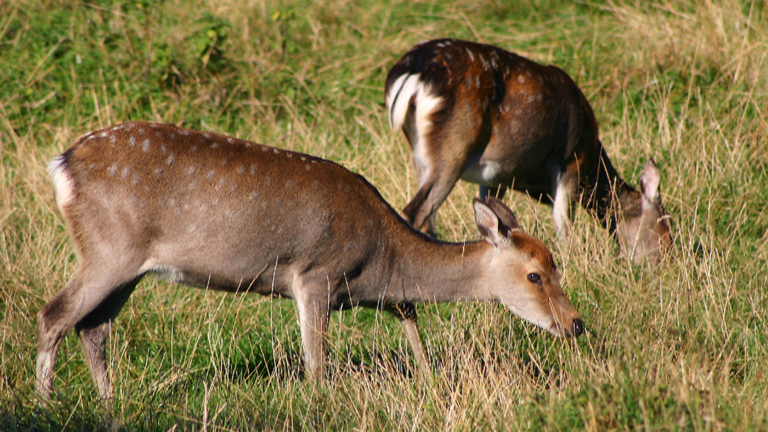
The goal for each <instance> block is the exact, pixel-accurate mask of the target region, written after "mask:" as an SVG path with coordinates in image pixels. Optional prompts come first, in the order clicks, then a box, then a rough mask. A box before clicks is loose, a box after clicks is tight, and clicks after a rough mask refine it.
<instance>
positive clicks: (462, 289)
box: [389, 232, 493, 303]
mask: <svg viewBox="0 0 768 432" xmlns="http://www.w3.org/2000/svg"><path fill="white" fill-rule="evenodd" d="M411 240H412V241H410V242H403V243H401V244H400V245H399V246H400V247H398V248H396V249H395V250H394V252H393V256H394V257H395V260H396V263H397V264H396V266H395V269H394V271H393V273H392V277H391V279H390V284H389V286H390V289H391V294H392V295H393V296H394V297H395V298H396V299H398V300H402V301H408V302H437V303H443V302H455V301H487V300H491V295H490V292H489V290H488V286H487V285H488V283H487V281H486V277H485V273H484V271H483V269H485V268H487V267H488V265H489V262H490V256H489V255H490V254H492V253H493V251H492V248H493V247H492V246H491V245H490V244H488V243H487V242H484V241H473V242H465V243H444V242H439V241H435V240H432V239H431V238H428V237H426V236H424V235H422V234H421V233H416V232H414V236H413V237H412V238H411Z"/></svg>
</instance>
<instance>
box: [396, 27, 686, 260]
mask: <svg viewBox="0 0 768 432" xmlns="http://www.w3.org/2000/svg"><path fill="white" fill-rule="evenodd" d="M385 97H386V103H387V109H388V111H389V117H390V122H391V125H392V127H393V128H394V129H398V128H402V129H403V132H405V137H406V138H407V139H408V142H409V143H410V145H411V149H412V151H413V160H414V165H415V170H416V173H417V180H418V184H419V190H418V192H417V193H416V196H414V197H413V199H412V200H411V202H410V203H409V204H408V205H407V206H406V207H405V209H404V210H403V214H404V215H405V218H406V220H407V221H408V222H410V223H411V224H413V225H414V226H415V227H416V228H417V229H419V230H421V231H423V232H425V233H427V234H429V235H431V236H432V237H435V236H436V230H435V216H436V213H437V209H438V207H440V205H441V204H442V203H443V201H444V200H445V199H446V197H447V196H448V194H449V193H450V192H451V189H452V188H453V186H454V185H455V184H456V182H457V181H458V180H459V179H460V178H461V179H463V180H466V181H469V182H472V183H476V184H479V185H480V196H481V197H486V196H488V195H489V194H492V193H494V192H496V191H498V194H499V197H500V198H501V197H503V196H504V193H505V192H506V190H507V189H509V188H512V189H515V190H518V191H522V192H525V193H528V194H529V195H530V196H531V197H533V198H536V199H539V200H541V201H543V202H545V203H547V204H550V205H552V206H553V213H554V217H555V225H556V227H557V231H558V234H559V235H560V237H561V239H562V238H564V237H565V233H566V230H567V226H568V221H569V220H570V218H571V214H572V211H573V210H572V206H573V203H574V201H575V200H577V199H578V200H579V201H580V202H581V205H582V206H584V207H585V208H586V209H587V210H588V211H589V212H590V213H591V214H592V215H594V216H596V217H597V218H598V219H599V220H600V221H602V223H603V225H604V226H605V227H606V228H607V229H609V230H610V232H611V233H613V234H614V236H615V238H616V239H617V241H618V242H619V244H620V246H621V248H622V249H623V250H624V251H625V252H626V253H628V254H629V255H630V256H632V258H633V260H634V261H635V262H642V261H646V260H647V261H657V260H659V259H660V257H661V254H662V252H663V251H664V250H666V249H668V248H669V247H670V245H671V241H672V240H671V232H670V228H669V224H668V222H667V217H666V212H665V211H664V208H663V207H662V205H661V196H660V195H659V171H658V169H657V168H656V164H655V163H654V161H653V159H651V160H650V161H649V162H648V164H647V165H646V167H645V171H644V172H643V174H642V176H641V177H640V185H641V189H642V191H641V192H638V191H636V190H635V189H634V188H633V187H632V186H630V185H629V184H627V183H626V182H625V181H624V180H622V178H621V177H619V174H618V173H617V172H616V169H614V167H613V165H612V164H611V161H610V159H608V155H607V154H606V153H605V149H604V148H603V145H602V143H601V142H600V140H599V139H598V130H597V122H596V121H595V116H594V114H593V112H592V108H591V107H590V105H589V102H587V99H586V98H585V97H584V95H583V94H582V93H581V91H580V90H579V88H578V87H577V86H576V84H575V83H574V82H573V80H571V78H570V77H569V76H568V75H567V74H566V73H565V72H563V71H562V70H561V69H558V68H556V67H554V66H547V67H544V66H541V65H539V64H536V63H534V62H532V61H530V60H527V59H525V58H523V57H520V56H518V55H516V54H513V53H511V52H508V51H505V50H503V49H500V48H496V47H493V46H489V45H481V44H477V43H472V42H466V41H460V40H453V39H442V40H434V41H430V42H426V43H423V44H420V45H416V46H415V47H414V48H412V49H411V50H410V51H409V52H408V53H406V54H405V55H404V56H403V57H402V58H401V59H400V60H399V61H398V62H397V64H395V66H394V67H392V69H391V70H390V71H389V74H388V75H387V81H386V87H385Z"/></svg>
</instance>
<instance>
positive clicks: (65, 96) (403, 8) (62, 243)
mask: <svg viewBox="0 0 768 432" xmlns="http://www.w3.org/2000/svg"><path fill="white" fill-rule="evenodd" d="M767 15H768V9H766V5H765V3H762V2H754V3H750V2H746V1H744V2H738V1H730V0H723V1H708V2H696V1H685V0H666V1H659V2H654V3H648V4H646V3H644V2H631V1H624V0H619V1H610V2H582V3H576V4H572V3H571V2H561V1H555V0H552V1H533V0H528V1H519V2H508V1H503V0H485V1H480V2H478V1H458V2H439V1H407V2H406V1H401V2H393V3H384V2H380V1H378V0H362V1H357V2H348V1H342V0H324V1H320V2H309V1H296V0H284V1H281V2H274V3H271V2H263V1H232V0H222V1H218V2H182V1H170V0H169V1H165V2H156V1H148V0H144V1H138V2H134V3H125V4H123V3H119V2H109V1H97V2H91V3H79V2H65V3H64V4H61V2H54V1H46V0H40V1H34V0H29V1H20V0H16V1H14V0H12V1H10V2H0V177H1V179H2V180H0V343H1V344H2V345H0V430H8V431H22V430H24V431H26V430H98V429H107V428H108V425H107V423H106V422H105V416H104V412H103V410H102V408H101V405H100V402H99V400H98V398H97V397H96V390H95V387H94V385H93V383H92V382H91V379H90V376H89V373H88V370H87V367H86V365H85V364H84V363H83V357H82V354H81V352H80V348H79V345H78V342H77V340H76V337H75V336H74V335H73V334H70V335H69V336H68V337H67V339H66V340H65V341H64V343H63V344H62V349H61V352H60V356H59V360H58V362H57V367H56V380H55V382H54V385H55V392H56V393H55V396H54V401H53V402H52V403H51V404H50V405H48V406H46V407H44V408H43V407H38V406H36V404H35V394H34V357H35V354H36V343H35V314H36V313H37V311H38V310H39V309H40V308H42V307H43V305H44V304H45V303H46V302H47V301H48V300H50V299H51V298H52V297H53V296H54V295H55V294H56V293H57V292H58V291H59V290H60V289H61V287H62V286H63V284H64V283H65V282H66V280H67V279H68V277H70V276H71V275H72V274H73V272H74V269H75V268H76V266H77V262H76V261H77V260H76V258H75V256H74V250H73V246H72V243H71V241H70V240H69V237H68V235H67V233H66V231H65V229H64V226H63V221H62V219H61V217H60V215H59V213H58V210H57V209H56V206H55V203H54V201H53V193H52V188H51V185H50V182H49V180H48V176H47V173H46V172H45V165H46V163H47V161H48V160H49V159H50V158H51V157H52V156H54V155H56V154H58V153H60V152H62V151H63V150H64V149H65V148H67V147H68V146H69V145H70V144H71V143H72V142H74V140H75V139H76V138H77V137H78V136H80V135H81V134H84V133H86V132H88V131H90V130H93V129H96V128H100V127H103V126H107V125H111V124H116V123H119V122H122V121H126V120H153V121H161V122H168V123H176V124H181V125H184V126H187V127H191V128H194V129H202V130H210V131H216V132H222V133H227V134H230V135H235V136H237V137H241V138H245V139H250V140H253V141H258V142H263V143H266V144H270V145H274V146H277V147H282V148H289V149H294V150H299V151H304V152H308V153H312V154H315V155H319V156H323V157H326V158H329V159H332V160H335V161H338V162H340V163H342V164H343V165H345V166H347V167H348V168H350V169H352V170H353V171H356V172H359V173H361V174H363V175H365V176H366V177H367V178H368V179H369V180H370V181H371V182H372V183H373V184H375V185H376V186H377V187H378V188H379V189H380V191H381V193H382V195H383V196H384V197H385V198H386V199H387V200H388V201H389V202H390V203H392V205H393V206H394V207H395V208H402V207H403V206H404V205H405V204H406V203H407V200H408V198H409V197H410V196H411V195H412V194H413V193H414V192H415V183H414V180H413V174H412V170H411V168H410V166H409V156H408V152H407V144H406V142H405V139H404V137H403V136H402V134H401V133H400V132H397V131H390V130H389V128H388V121H387V119H386V113H385V110H384V109H383V83H384V78H385V76H386V72H387V70H388V68H389V67H391V66H392V65H393V64H394V63H395V61H396V60H397V59H398V58H399V57H400V56H401V55H402V54H403V53H404V52H405V51H406V50H407V49H408V48H410V47H411V46H412V45H413V44H415V43H417V42H420V41H423V40H427V39H432V38H438V37H457V38H465V39H471V40H477V41H481V42H486V43H492V44H495V45H498V46H501V47H504V48H507V49H510V50H513V51H516V52H519V53H521V54H523V55H526V56H528V57H530V58H532V59H534V60H537V61H539V62H541V63H551V64H555V65H557V66H559V67H561V68H563V69H565V70H566V71H567V72H568V73H569V74H571V76H572V77H573V78H574V79H575V80H576V81H577V82H578V84H579V86H580V87H581V88H582V90H583V91H584V93H585V94H586V95H587V97H588V99H589V100H590V102H591V103H592V106H593V107H594V109H595V113H596V115H597V117H598V121H599V124H600V127H601V136H602V141H603V143H604V144H605V145H606V147H607V149H608V153H609V155H610V157H611V159H612V160H613V161H614V165H616V166H617V167H618V169H619V171H620V172H621V173H622V175H623V176H624V177H625V178H626V179H627V180H628V181H630V182H631V183H633V184H637V177H638V176H639V174H640V172H641V171H642V168H643V166H644V164H645V162H646V160H647V159H648V158H649V157H654V158H655V159H656V162H657V163H658V165H659V167H660V169H661V172H662V177H663V179H662V188H663V189H662V195H663V199H664V202H665V205H666V207H667V209H668V210H669V211H670V213H671V214H672V217H673V219H672V220H673V225H674V230H675V234H676V238H675V258H674V259H673V260H671V261H670V262H668V263H665V264H663V265H661V266H658V267H654V268H650V267H637V266H633V265H631V264H630V263H629V262H628V261H627V260H626V259H625V258H623V257H621V256H619V255H618V254H617V250H616V249H617V248H616V246H615V245H614V243H613V241H612V239H611V238H610V237H609V236H608V234H607V233H606V232H605V231H604V230H602V229H601V228H600V227H599V226H598V224H597V222H596V221H594V220H592V219H590V218H589V217H588V215H587V214H586V213H585V212H583V211H579V212H578V213H577V215H576V219H575V221H574V224H575V233H576V234H575V235H574V236H573V238H572V239H571V241H570V243H569V244H560V243H558V242H557V241H556V238H555V234H554V224H553V221H552V218H551V216H550V214H549V211H550V210H549V208H547V207H545V206H542V205H538V204H536V203H535V202H533V201H532V200H530V199H527V198H525V197H524V196H522V195H520V194H514V195H512V196H510V197H507V199H506V200H505V201H506V202H507V203H509V204H510V205H511V206H512V207H513V208H514V209H515V211H516V212H517V213H518V216H519V218H520V220H521V221H522V224H523V225H524V226H525V227H526V228H527V230H528V232H530V233H532V234H533V235H535V236H537V237H539V238H542V239H543V240H544V241H545V242H546V243H547V244H549V245H550V246H551V248H552V249H553V251H554V253H555V256H556V260H557V261H558V263H559V264H560V267H561V268H562V269H563V274H564V280H563V283H564V286H565V289H566V293H567V294H568V296H569V297H570V298H571V300H572V302H573V303H574V305H575V306H576V308H577V309H578V310H579V311H580V312H581V314H582V315H583V318H584V321H585V323H586V324H587V326H588V327H589V328H590V330H591V331H590V332H589V333H588V334H587V335H586V336H585V337H582V338H580V339H579V340H577V341H575V342H571V341H562V340H557V339H554V338H552V337H550V336H548V335H547V334H545V333H544V332H542V331H540V330H537V329H535V328H533V327H531V326H529V325H527V324H524V323H521V322H520V320H518V319H517V318H514V317H512V316H510V315H509V313H507V312H506V311H504V310H503V309H502V308H501V307H500V306H497V305H485V304H461V305H422V306H420V307H419V312H420V323H421V331H422V335H423V337H424V339H425V343H426V346H427V350H428V351H429V354H430V356H431V358H432V361H433V363H434V364H435V373H434V375H433V376H432V377H431V378H429V379H419V378H416V377H413V376H412V375H411V365H412V364H413V361H412V359H411V358H410V351H409V349H408V347H407V344H406V341H405V337H404V335H403V333H402V331H401V329H400V327H399V323H397V321H396V320H394V319H392V318H391V317H389V316H386V315H382V314H379V313H376V312H374V311H370V310H361V309H356V310H350V311H345V312H344V313H343V314H341V315H339V314H335V315H334V316H333V319H332V322H331V326H330V327H331V329H330V332H329V334H328V341H329V351H330V352H329V356H330V361H329V365H328V368H327V375H328V379H327V380H325V381H324V382H323V383H322V384H320V385H316V384H314V383H312V382H310V381H307V380H305V379H304V376H303V366H302V360H301V359H302V355H301V343H300V336H299V330H298V325H297V322H296V312H295V310H294V308H293V305H292V304H291V303H290V302H289V301H279V300H270V299H267V298H263V297H258V296H232V295H224V294H220V293H211V292H205V291H200V290H194V289H191V288H184V287H177V286H172V285H168V284H165V283H161V282H158V281H156V280H154V279H151V278H148V279H147V280H145V281H144V282H142V284H141V285H140V286H139V288H138V290H137V291H136V293H134V295H133V296H132V297H131V299H130V301H129V303H128V304H127V305H126V307H125V308H124V309H123V311H122V312H121V314H120V316H119V317H118V319H117V320H116V322H115V324H114V326H113V332H112V337H111V338H110V341H109V356H110V365H111V368H112V371H113V380H114V383H115V394H116V408H115V410H116V412H117V415H118V416H119V417H120V418H121V419H122V425H123V427H124V428H125V429H127V430H187V429H193V430H285V429H288V430H297V429H310V430H314V429H332V430H349V429H355V430H462V431H463V430H488V429H491V430H520V429H526V430H545V431H568V430H594V431H597V430H600V431H602V430H645V431H652V430H653V431H657V430H695V431H708V430H766V429H768V390H767V385H768V372H767V371H766V367H765V365H766V363H767V361H768V358H767V356H768V328H767V326H766V321H765V317H766V311H767V310H768V295H767V294H766V286H768V276H767V275H768V265H766V260H767V258H768V211H767V210H766V208H768V206H767V203H768V173H767V172H766V169H767V168H768V138H767V137H768V113H767V112H766V110H768V16H767ZM475 193H476V188H475V187H474V186H470V185H467V184H460V185H459V186H458V187H457V188H456V189H455V190H454V192H453V193H452V194H451V196H450V198H449V200H448V201H447V202H446V204H445V205H444V206H443V207H442V208H441V212H440V215H439V229H440V230H441V233H442V235H443V236H444V238H445V239H448V240H462V239H465V238H473V237H474V236H475V228H474V225H473V222H472V216H471V214H472V213H471V212H472V211H471V206H470V200H471V197H472V196H473V195H474V194H475ZM404 365H405V366H404Z"/></svg>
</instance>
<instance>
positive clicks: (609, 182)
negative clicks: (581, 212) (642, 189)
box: [581, 143, 638, 234]
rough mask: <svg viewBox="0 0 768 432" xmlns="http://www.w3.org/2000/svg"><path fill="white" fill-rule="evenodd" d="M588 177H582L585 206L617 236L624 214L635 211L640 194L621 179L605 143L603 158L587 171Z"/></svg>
mask: <svg viewBox="0 0 768 432" xmlns="http://www.w3.org/2000/svg"><path fill="white" fill-rule="evenodd" d="M587 173H588V175H587V176H584V177H582V184H581V189H582V194H581V196H582V205H583V206H584V208H585V209H587V210H588V211H589V212H590V213H592V214H594V215H595V216H596V217H597V218H598V219H599V220H600V221H601V222H602V224H603V226H604V227H605V228H606V229H608V230H609V231H610V232H611V233H612V234H615V233H616V226H617V224H618V222H619V221H620V220H621V218H622V212H623V211H624V209H627V208H629V207H634V205H633V203H634V201H636V200H637V195H638V192H637V190H636V189H635V188H633V187H632V186H630V185H629V184H628V183H627V182H625V181H624V179H622V178H621V176H619V173H618V172H617V171H616V168H614V167H613V164H612V163H611V160H610V159H609V158H608V154H607V153H606V152H605V149H604V148H603V147H602V143H601V144H600V157H599V158H596V159H595V160H594V161H593V163H592V166H591V167H588V168H587ZM592 179H594V181H593V180H592Z"/></svg>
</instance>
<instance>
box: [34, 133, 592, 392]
mask: <svg viewBox="0 0 768 432" xmlns="http://www.w3.org/2000/svg"><path fill="white" fill-rule="evenodd" d="M49 169H50V171H51V173H52V175H53V179H54V185H55V187H56V189H57V199H59V205H60V207H61V210H62V214H63V216H64V219H65V220H66V221H67V224H68V226H69V230H70V232H71V233H72V239H73V241H74V243H75V247H76V250H77V254H78V257H79V260H80V268H79V270H78V271H77V272H76V273H75V274H74V276H73V277H72V279H71V280H70V281H69V282H68V283H67V285H66V286H65V287H64V288H63V289H62V290H61V292H59V293H58V294H57V295H56V297H54V298H53V300H51V301H50V302H49V303H48V304H47V305H46V306H45V307H43V309H42V310H41V311H40V312H39V313H38V327H37V337H38V357H37V389H38V391H39V392H40V394H41V395H42V396H43V397H45V398H47V397H48V395H49V394H50V391H51V387H52V383H53V366H54V363H55V360H56V354H57V352H58V348H59V345H60V343H61V341H62V339H63V338H64V336H65V335H66V333H67V332H68V331H69V330H70V329H72V328H75V330H76V331H77V333H78V335H79V337H80V342H81V345H82V347H83V351H84V354H85V358H86V361H87V362H88V365H89V367H90V369H91V373H92V375H93V378H94V381H95V382H96V385H97V388H98V391H99V394H100V396H101V397H102V398H104V399H105V400H109V398H110V397H111V394H112V393H111V385H110V380H109V376H108V371H107V364H106V354H105V347H106V340H107V337H108V335H109V327H110V323H111V322H112V321H113V320H114V319H115V318H116V317H117V315H118V313H119V312H120V309H121V308H122V307H123V305H124V304H125V302H126V301H127V300H128V298H129V296H130V295H131V293H132V292H133V290H134V288H135V287H136V285H137V284H138V283H139V281H140V280H141V278H142V277H144V276H145V275H146V274H148V273H154V274H157V275H159V276H163V277H166V278H169V279H171V280H173V281H176V282H179V283H184V284H187V285H192V286H198V287H204V288H210V289H218V290H224V291H229V292H256V293H259V294H263V295H276V296H280V297H287V298H292V299H294V301H295V303H296V306H297V309H298V315H299V324H300V328H301V335H302V344H303V347H304V353H305V361H306V367H307V371H308V374H309V375H310V376H313V377H318V378H319V377H320V376H321V375H322V370H323V367H322V366H323V361H324V354H325V346H324V339H323V335H324V332H325V330H326V328H327V324H328V317H329V314H330V312H331V311H332V310H337V309H340V308H345V309H346V308H349V307H352V306H364V307H371V308H378V309H382V310H386V311H388V312H391V313H393V314H395V316H397V317H398V318H399V319H400V320H401V322H402V324H403V329H404V331H405V334H406V337H407V338H408V341H409V342H410V344H411V346H412V348H413V350H414V357H415V358H416V361H417V363H418V364H419V366H420V367H421V368H422V369H424V370H426V369H427V368H428V367H429V363H428V360H427V359H426V355H425V352H424V349H423V346H422V342H421V338H420V336H419V332H418V327H417V324H416V309H415V307H414V306H413V303H417V302H449V301H499V302H501V303H502V304H504V305H505V306H507V307H508V308H509V309H510V310H511V311H512V312H513V313H515V314H517V315H519V316H520V317H522V318H524V319H526V320H528V321H530V322H532V323H534V324H536V325H538V326H540V327H543V328H545V329H546V330H548V331H549V332H550V333H552V334H555V335H558V336H577V335H579V334H580V333H581V332H582V331H583V324H582V322H581V318H580V316H579V314H578V312H577V311H576V310H575V309H574V308H573V306H572V305H571V303H570V302H569V301H568V299H567V298H566V297H565V294H564V293H563V290H562V288H561V287H560V284H559V275H558V274H557V272H556V270H555V269H554V267H553V266H552V264H551V254H549V253H548V251H547V250H546V248H545V247H544V246H543V245H542V244H541V243H540V242H538V241H537V240H535V239H533V238H532V237H530V236H528V235H526V234H523V233H521V232H519V231H516V227H517V223H516V221H515V218H514V215H513V214H512V212H511V211H510V210H509V209H508V208H506V207H505V206H504V205H503V204H502V203H500V202H495V201H493V200H491V204H490V205H489V204H486V203H485V202H484V201H480V200H476V201H475V202H474V208H475V214H476V220H477V225H478V229H479V230H481V231H484V232H486V233H487V236H486V237H484V240H483V241H476V242H469V243H461V244H452V243H443V242H438V241H435V240H433V239H430V238H428V237H427V236H424V235H423V234H421V233H420V232H418V231H416V230H414V229H413V228H412V227H411V226H410V225H408V224H407V223H406V222H405V221H404V220H403V219H402V218H401V217H400V216H399V215H398V214H397V212H395V211H394V210H393V209H392V208H391V207H390V206H389V205H388V204H387V203H386V202H385V201H384V200H383V199H382V198H381V196H380V195H379V193H378V191H377V190H376V188H374V187H373V186H372V185H371V184H370V183H368V182H367V181H366V180H365V179H364V178H362V177H361V176H359V175H356V174H353V173H351V172H350V171H348V170H346V169H345V168H343V167H342V166H340V165H338V164H335V163H333V162H329V161H326V160H323V159H319V158H316V157H312V156H309V155H305V154H301V153H295V152H290V151H285V150H280V149H276V148H272V147H267V146H262V145H258V144H254V143H250V142H247V141H242V140H238V139H234V138H231V137H226V136H223V135H217V134H208V133H201V132H195V131H190V130H186V129H181V128H177V127H175V126H172V125H158V124H151V123H127V124H123V125H118V126H115V127H113V128H109V129H105V130H102V131H97V132H94V133H91V134H89V135H87V136H86V137H84V138H83V139H81V140H79V141H78V142H77V143H76V144H75V145H74V146H73V147H72V148H71V149H69V150H68V151H67V152H65V153H64V154H63V155H62V156H60V157H58V158H55V159H54V160H53V161H52V163H51V165H50V166H49ZM510 236H511V237H512V238H514V241H510V238H511V237H510ZM529 251H536V252H535V253H533V254H532V253H530V252H529ZM531 273H536V274H538V275H540V276H541V279H542V283H541V284H540V286H537V285H536V284H532V283H531V282H530V280H529V279H528V278H527V276H528V275H529V274H531Z"/></svg>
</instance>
